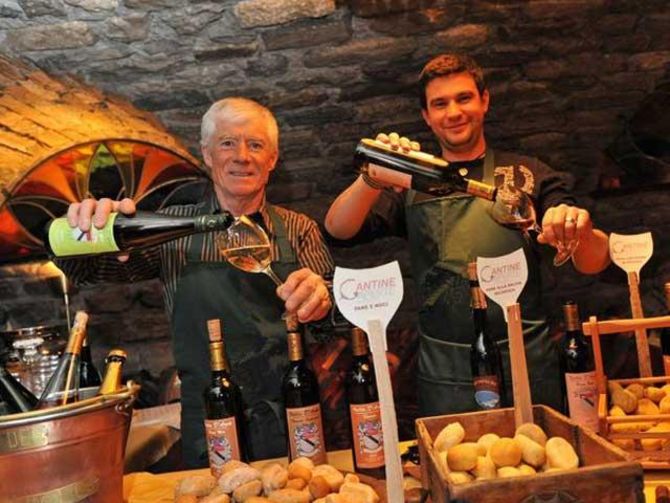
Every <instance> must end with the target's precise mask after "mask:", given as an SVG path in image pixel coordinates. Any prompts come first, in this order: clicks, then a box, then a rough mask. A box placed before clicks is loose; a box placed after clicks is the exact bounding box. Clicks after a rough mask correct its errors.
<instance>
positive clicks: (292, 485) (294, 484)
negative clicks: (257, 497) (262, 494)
mask: <svg viewBox="0 0 670 503" xmlns="http://www.w3.org/2000/svg"><path fill="white" fill-rule="evenodd" d="M284 487H286V488H287V489H297V490H298V491H301V490H303V489H304V488H305V487H307V482H305V479H300V478H297V479H288V481H287V482H286V485H285V486H284ZM266 494H267V493H266Z"/></svg>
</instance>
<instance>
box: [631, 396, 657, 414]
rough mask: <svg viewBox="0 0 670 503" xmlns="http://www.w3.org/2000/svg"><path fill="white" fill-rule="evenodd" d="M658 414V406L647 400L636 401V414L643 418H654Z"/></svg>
mask: <svg viewBox="0 0 670 503" xmlns="http://www.w3.org/2000/svg"><path fill="white" fill-rule="evenodd" d="M659 412H660V411H659V410H658V405H656V404H655V403H654V402H652V401H651V400H649V398H641V399H640V400H638V401H637V409H635V413H636V414H640V415H643V416H655V415H657V414H658V413H659Z"/></svg>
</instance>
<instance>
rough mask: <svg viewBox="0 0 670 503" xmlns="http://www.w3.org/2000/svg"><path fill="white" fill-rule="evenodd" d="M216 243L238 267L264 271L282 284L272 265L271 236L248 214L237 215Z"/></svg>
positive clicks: (250, 270)
mask: <svg viewBox="0 0 670 503" xmlns="http://www.w3.org/2000/svg"><path fill="white" fill-rule="evenodd" d="M216 245H217V246H218V248H219V251H220V252H221V255H223V257H224V258H225V259H226V260H227V261H228V262H229V263H230V264H232V265H233V266H235V267H237V268H238V269H241V270H242V271H246V272H251V273H259V272H260V273H263V274H265V275H267V276H269V277H270V278H271V279H272V281H274V282H275V284H276V285H277V286H279V285H281V284H282V280H281V279H279V276H277V275H276V274H275V272H274V271H273V270H272V267H270V263H271V260H272V250H271V245H270V238H268V235H267V233H266V232H265V231H264V230H263V228H262V227H261V226H260V225H258V224H256V222H254V221H253V220H251V219H250V218H249V217H247V216H246V215H242V216H240V217H237V218H236V219H235V222H234V223H233V224H232V225H231V226H230V227H228V229H226V230H225V231H221V232H220V233H219V234H218V235H217V237H216Z"/></svg>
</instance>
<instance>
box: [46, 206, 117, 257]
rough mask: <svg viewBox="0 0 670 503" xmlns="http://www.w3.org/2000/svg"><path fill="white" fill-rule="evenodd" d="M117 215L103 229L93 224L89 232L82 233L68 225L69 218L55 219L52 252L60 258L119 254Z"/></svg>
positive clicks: (51, 236)
mask: <svg viewBox="0 0 670 503" xmlns="http://www.w3.org/2000/svg"><path fill="white" fill-rule="evenodd" d="M117 215H118V213H112V214H111V215H110V216H109V220H107V224H106V225H105V226H104V227H103V228H102V229H98V228H96V227H95V226H94V225H93V224H91V228H90V230H89V231H88V232H82V231H81V230H79V229H78V228H77V227H75V228H74V229H73V228H72V227H70V225H69V224H68V223H67V218H57V219H55V220H54V221H53V222H51V225H50V226H49V245H50V246H51V250H52V251H53V253H54V254H55V255H56V256H58V257H69V256H71V255H89V254H93V253H109V252H118V251H119V247H118V246H117V244H116V241H115V239H114V220H115V219H116V217H117Z"/></svg>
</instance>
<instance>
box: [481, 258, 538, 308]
mask: <svg viewBox="0 0 670 503" xmlns="http://www.w3.org/2000/svg"><path fill="white" fill-rule="evenodd" d="M477 278H479V286H480V287H481V289H482V291H483V292H484V293H485V294H486V296H487V297H488V298H490V299H491V300H492V301H493V302H495V303H496V304H498V305H499V306H500V307H502V309H503V312H504V313H505V321H508V320H507V310H506V309H505V308H506V307H507V306H511V305H512V304H514V303H516V301H517V299H518V298H519V295H521V291H522V290H523V287H524V286H526V281H528V263H527V262H526V256H525V255H524V253H523V248H519V249H518V250H516V251H513V252H512V253H509V254H507V255H502V256H500V257H477Z"/></svg>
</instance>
